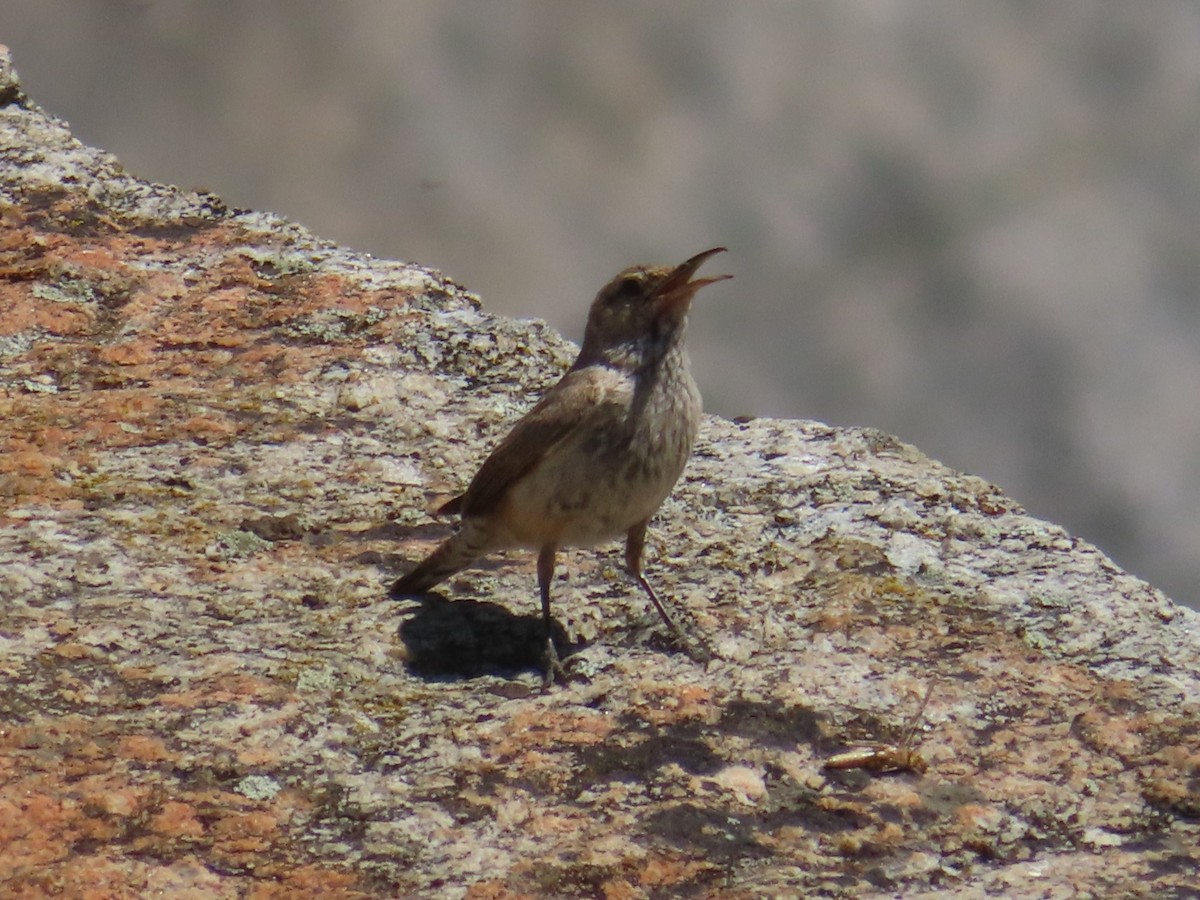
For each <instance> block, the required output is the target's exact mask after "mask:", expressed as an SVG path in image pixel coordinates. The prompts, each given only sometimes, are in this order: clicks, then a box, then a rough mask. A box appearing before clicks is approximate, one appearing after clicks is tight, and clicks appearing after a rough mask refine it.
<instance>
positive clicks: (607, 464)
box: [390, 247, 732, 684]
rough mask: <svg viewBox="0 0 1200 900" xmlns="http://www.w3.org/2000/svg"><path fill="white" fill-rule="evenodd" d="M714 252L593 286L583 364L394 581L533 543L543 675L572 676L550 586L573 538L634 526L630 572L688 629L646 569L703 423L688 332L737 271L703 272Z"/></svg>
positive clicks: (532, 415)
mask: <svg viewBox="0 0 1200 900" xmlns="http://www.w3.org/2000/svg"><path fill="white" fill-rule="evenodd" d="M723 252H725V248H724V247H714V248H712V249H710V250H705V251H704V252H703V253H698V254H696V255H695V256H693V257H691V258H690V259H688V260H687V261H686V262H683V263H681V264H679V265H676V266H646V265H638V266H631V267H629V268H627V269H625V270H623V271H622V272H620V273H619V274H618V275H617V276H616V277H615V278H613V279H612V280H611V281H609V282H608V283H607V284H606V285H605V286H604V287H603V288H601V289H600V291H599V292H598V293H597V294H596V297H595V299H594V300H593V301H592V304H591V307H590V308H589V310H588V317H587V325H586V327H585V330H584V336H583V344H582V345H581V347H580V350H579V355H578V357H577V358H576V360H575V362H574V364H573V365H572V366H571V367H570V369H568V370H567V372H566V374H564V375H563V377H562V379H561V380H560V381H558V382H557V383H556V384H554V385H553V386H552V387H551V388H549V390H547V391H546V393H545V394H544V395H543V396H542V398H541V399H540V400H539V401H538V402H537V404H536V405H535V406H534V407H533V408H532V409H530V410H529V411H528V412H527V413H526V414H525V415H524V417H522V418H521V419H520V420H518V421H517V423H516V424H515V425H514V426H513V427H512V430H511V431H509V432H508V434H507V435H506V436H505V437H504V438H503V439H502V440H501V441H500V442H499V444H497V445H496V447H495V449H493V450H492V452H491V454H490V455H489V456H488V457H487V458H486V459H485V460H484V462H483V464H482V465H481V466H480V467H479V470H478V472H477V473H476V475H475V477H474V478H473V479H472V480H471V482H470V484H469V486H468V487H467V489H466V491H465V492H463V493H462V494H460V495H458V496H457V497H455V498H454V499H452V500H450V501H449V502H447V503H445V504H444V505H443V506H441V507H440V508H439V509H438V510H437V512H438V514H440V515H454V514H457V515H458V516H460V523H459V527H458V529H457V531H455V533H454V534H452V535H451V536H450V537H449V538H447V539H446V540H445V541H444V542H442V543H441V544H440V545H439V546H438V547H437V548H436V549H435V550H434V551H433V552H432V553H431V554H430V555H429V556H428V557H426V558H425V559H424V560H423V561H422V562H420V563H419V564H418V565H417V566H416V567H415V568H414V569H413V570H412V571H410V572H409V573H408V574H407V575H404V576H403V577H402V578H400V579H399V580H398V581H396V582H395V583H394V584H393V585H392V588H391V592H390V593H391V595H392V596H393V597H401V596H412V595H420V594H423V593H426V592H428V591H429V590H430V589H431V588H433V587H435V586H436V585H437V584H439V583H441V582H442V581H444V580H445V579H446V578H448V577H450V576H451V575H453V574H454V573H456V572H458V571H460V570H462V569H464V568H466V567H468V566H470V565H471V564H472V563H474V562H476V561H477V560H479V559H480V558H482V557H484V556H486V555H488V554H490V553H493V552H497V551H500V550H508V549H517V548H525V549H531V550H535V551H537V578H538V588H539V594H540V598H541V605H542V622H543V626H544V632H545V649H544V663H545V676H546V683H547V684H549V683H550V682H551V680H552V679H553V678H559V679H562V678H564V677H565V676H564V673H563V669H562V666H561V663H560V662H559V660H558V655H557V653H556V651H555V648H554V642H553V640H552V630H551V629H552V620H551V615H550V587H551V583H552V581H553V579H554V567H555V561H556V558H557V555H558V553H559V551H560V550H561V549H563V548H566V547H590V546H594V545H596V544H600V543H603V542H606V541H609V540H613V539H615V538H617V537H620V536H622V535H624V537H625V567H626V569H627V570H628V572H629V574H630V576H631V577H632V578H633V580H634V581H635V582H636V583H637V584H638V585H639V586H640V587H641V588H642V589H643V590H644V591H645V593H646V595H647V596H648V597H649V599H650V601H651V603H652V604H653V605H654V608H655V609H656V610H657V611H658V613H659V615H660V616H661V617H662V620H663V622H664V623H665V624H666V625H667V627H668V628H669V629H670V630H671V631H672V632H673V633H674V634H675V635H676V636H682V635H681V632H680V630H679V627H678V626H677V625H676V624H675V621H674V620H673V619H672V618H671V615H670V614H669V613H668V612H667V609H666V607H665V606H664V605H663V603H662V601H661V600H660V599H659V597H658V595H657V594H656V593H655V591H654V588H653V587H651V585H650V582H649V581H647V580H646V577H645V575H644V574H643V572H642V552H643V548H644V546H645V540H646V529H647V527H648V526H649V524H650V519H651V517H652V516H653V515H654V514H655V512H657V510H658V508H659V507H660V506H661V505H662V503H663V501H664V500H665V499H666V498H667V496H668V495H669V494H670V492H671V490H672V489H673V488H674V486H675V483H676V482H677V481H678V480H679V477H680V475H681V474H682V473H683V469H684V466H685V465H686V463H687V461H688V457H689V456H690V455H691V450H692V444H693V442H694V441H695V439H696V433H697V431H698V429H699V426H700V420H701V399H700V392H699V389H698V388H697V386H696V382H695V381H694V379H693V378H692V374H691V369H690V363H689V361H688V356H687V350H686V348H685V345H684V338H685V332H686V325H687V316H688V311H689V309H690V307H691V303H692V298H693V297H694V296H695V295H696V292H697V291H699V290H700V289H701V288H702V287H704V286H706V285H709V284H713V283H715V282H718V281H723V280H725V279H727V278H731V277H732V276H730V275H716V276H711V277H706V278H695V277H694V276H695V275H696V272H697V270H698V269H699V268H700V266H701V265H702V264H703V263H704V262H705V261H706V260H707V259H709V258H710V257H712V256H714V255H716V254H718V253H723Z"/></svg>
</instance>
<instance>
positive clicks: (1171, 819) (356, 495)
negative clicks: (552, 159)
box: [0, 54, 1200, 897]
mask: <svg viewBox="0 0 1200 900" xmlns="http://www.w3.org/2000/svg"><path fill="white" fill-rule="evenodd" d="M0 102H3V103H4V105H3V106H2V107H0V204H2V208H0V221H2V223H3V224H2V226H0V308H2V309H3V310H4V316H2V317H0V442H2V444H0V446H2V447H3V452H2V453H0V563H2V565H0V679H3V680H2V682H0V683H2V685H3V690H2V691H0V770H3V771H4V772H5V773H6V775H5V777H4V779H2V780H0V846H3V847H4V852H3V853H2V854H0V885H2V886H3V892H11V893H14V894H20V895H37V894H48V895H62V896H72V895H78V894H80V893H82V892H83V890H84V889H85V888H87V889H96V890H110V891H111V892H112V893H113V894H121V893H122V892H126V893H127V892H129V891H134V890H136V891H139V892H142V893H150V892H153V891H163V892H180V891H186V890H190V891H192V892H194V893H201V894H212V895H224V894H233V893H242V892H246V893H248V892H251V891H254V890H256V889H260V888H261V889H262V890H263V891H270V890H275V891H278V892H282V893H286V894H287V895H288V896H310V895H316V894H323V895H326V896H364V895H380V896H417V895H432V894H434V893H436V894H437V895H439V896H476V897H481V896H517V895H520V896H533V895H539V896H574V895H589V896H591V895H605V896H623V897H635V896H653V895H657V896H667V895H689V894H690V895H693V896H728V897H741V896H760V895H769V894H778V895H793V896H794V895H841V896H895V895H903V896H907V897H919V896H927V895H933V894H935V893H936V894H938V895H947V894H948V895H952V896H978V895H983V894H994V895H1002V894H1003V895H1007V896H1030V895H1037V896H1042V895H1044V894H1045V895H1063V896H1067V895H1070V894H1071V893H1072V892H1073V891H1074V892H1078V893H1080V895H1088V894H1090V895H1108V896H1119V895H1122V894H1127V895H1132V894H1137V893H1148V894H1153V895H1155V896H1164V897H1167V896H1185V895H1186V894H1187V892H1188V891H1190V890H1194V877H1195V876H1194V873H1195V870H1196V866H1197V864H1198V863H1200V850H1198V849H1197V848H1198V847H1200V726H1198V724H1197V723H1198V722H1200V709H1198V706H1200V700H1198V699H1197V698H1200V684H1198V675H1197V672H1200V629H1198V619H1197V615H1196V614H1195V613H1193V612H1190V611H1188V610H1186V609H1183V608H1181V607H1178V606H1176V605H1175V604H1173V603H1171V601H1169V600H1168V599H1167V598H1165V597H1164V596H1163V595H1162V594H1161V593H1159V592H1158V591H1156V590H1154V589H1153V588H1151V587H1150V586H1148V585H1146V584H1144V583H1143V582H1141V581H1139V580H1137V579H1135V578H1133V577H1132V576H1129V575H1127V574H1125V573H1124V572H1122V571H1121V570H1120V569H1118V568H1117V567H1116V566H1115V565H1114V564H1113V563H1112V562H1111V561H1110V560H1108V559H1107V558H1106V557H1105V556H1104V555H1103V554H1102V553H1100V552H1099V551H1098V550H1096V548H1094V547H1092V546H1090V545H1088V544H1086V543H1085V542H1083V541H1079V540H1077V539H1075V538H1073V537H1071V536H1070V535H1069V534H1067V533H1065V532H1064V531H1063V530H1062V529H1060V528H1057V527H1056V526H1054V525H1051V524H1049V523H1046V522H1041V521H1038V520H1035V519H1033V518H1030V517H1029V516H1027V515H1026V514H1025V513H1024V511H1023V510H1022V509H1021V508H1020V506H1019V505H1018V504H1017V503H1015V502H1014V501H1013V500H1011V499H1010V498H1008V497H1007V496H1005V495H1004V493H1003V492H1002V491H1000V490H999V489H998V488H996V487H995V486H993V485H990V484H988V483H986V482H984V481H982V480H981V479H979V478H975V477H972V476H969V475H964V474H962V473H959V472H955V471H952V470H950V469H948V468H946V467H944V466H942V465H940V464H938V463H936V462H934V461H932V460H930V459H928V458H927V457H925V456H924V455H922V454H921V453H920V452H919V451H917V450H916V449H915V448H912V447H910V446H908V445H906V444H903V443H901V442H899V441H897V440H896V439H894V438H891V437H890V436H888V435H884V434H881V433H879V432H875V431H871V430H867V429H839V428H832V427H829V426H826V425H822V424H819V423H815V422H803V421H781V420H752V421H739V422H731V421H725V420H720V419H716V418H710V419H708V420H707V421H706V423H705V428H704V431H703V434H702V437H701V440H700V442H699V445H698V446H697V448H696V451H695V454H694V458H693V460H692V462H691V464H690V465H689V468H688V470H687V472H686V473H685V476H684V479H683V481H682V482H681V483H680V485H679V486H678V488H677V489H676V491H675V493H674V495H673V496H672V497H671V498H670V499H669V500H668V502H667V503H666V504H665V505H664V507H663V509H662V510H661V512H660V514H659V515H658V516H657V517H656V519H655V522H654V524H653V526H652V531H651V546H650V549H651V551H652V554H651V559H650V562H649V566H648V568H649V571H650V575H651V577H652V578H653V579H654V581H655V583H656V585H657V586H658V588H659V590H660V592H661V593H662V594H663V595H665V596H667V597H669V598H671V600H672V601H673V603H674V605H675V606H676V608H677V609H678V610H679V611H680V614H681V615H685V616H686V617H687V618H688V619H689V620H690V622H691V623H692V627H694V628H697V629H700V630H702V631H703V632H704V633H705V634H706V635H707V636H708V639H709V640H710V642H711V643H712V645H713V647H714V649H715V650H716V653H717V658H716V659H714V660H713V661H712V662H711V663H709V664H708V665H706V666H701V665H698V664H697V663H695V662H693V661H692V660H690V659H689V658H688V657H687V656H686V655H684V654H682V653H679V652H677V650H676V648H673V647H672V646H671V644H670V642H669V641H668V640H666V639H665V636H664V635H663V634H662V632H661V628H660V625H659V623H658V620H657V617H656V616H655V615H654V612H653V610H650V609H647V608H646V607H645V603H644V600H643V598H642V596H641V594H640V592H639V591H637V590H636V589H635V588H633V587H632V586H631V585H629V584H628V583H627V580H626V579H625V577H624V575H623V574H622V571H621V566H620V563H621V556H620V548H619V547H618V546H615V545H614V546H613V547H608V548H600V549H599V550H596V551H590V550H589V551H574V552H572V553H570V554H569V559H570V563H569V565H570V573H569V577H567V578H565V579H564V580H563V583H562V584H561V585H560V586H559V587H558V588H557V592H558V596H559V597H560V601H559V602H558V603H557V604H556V607H555V613H556V617H557V619H558V621H559V624H560V625H561V627H562V629H563V634H564V636H566V637H569V638H570V639H572V640H574V641H576V643H577V647H576V651H577V652H576V653H575V654H574V655H573V656H572V657H571V658H570V660H568V664H569V668H570V669H571V671H572V672H573V673H574V679H573V680H572V681H571V683H569V684H568V685H567V686H565V687H563V688H560V689H557V690H553V691H550V692H548V693H543V692H542V691H541V690H540V689H539V679H540V676H539V674H538V672H537V669H536V659H537V651H536V647H537V636H538V629H537V618H538V609H537V602H536V588H535V579H534V576H533V570H532V562H531V560H530V559H528V558H527V557H526V556H525V555H522V554H517V553H514V554H509V555H499V556H497V557H496V558H494V559H492V560H489V561H488V562H486V563H485V564H482V565H480V566H478V567H476V568H474V569H471V570H468V571H466V572H463V573H461V574H460V575H459V576H456V577H455V578H454V579H452V580H451V582H450V583H449V584H447V585H446V586H445V589H444V591H442V592H441V594H439V595H433V596H431V597H429V598H427V599H425V600H424V601H422V602H416V601H413V602H395V601H392V600H390V599H388V597H387V594H386V586H387V584H388V582H389V581H390V579H391V578H393V577H394V576H395V575H396V574H397V573H398V572H400V571H401V570H403V569H404V568H405V567H406V566H407V565H409V564H411V562H412V561H414V560H416V559H417V558H418V557H419V556H420V555H421V554H422V553H424V552H425V551H427V550H428V549H429V547H431V546H432V545H433V544H434V542H436V541H437V540H438V539H440V538H441V537H443V536H444V535H445V534H446V533H447V531H448V528H449V527H450V526H449V524H448V523H445V522H442V521H440V520H438V519H437V518H436V517H434V516H433V515H431V514H430V512H429V510H430V509H432V508H435V507H436V506H437V504H438V501H439V499H444V498H445V497H447V496H449V495H451V494H453V493H454V492H456V491H458V490H460V489H461V488H462V487H463V486H464V484H465V481H466V480H467V479H468V478H469V477H470V475H471V474H472V473H473V471H474V468H475V466H476V465H477V464H478V463H479V461H480V460H481V459H482V458H483V456H484V454H485V453H486V451H487V449H488V448H489V447H490V446H491V445H492V443H494V441H495V440H496V439H497V438H498V437H499V436H500V435H502V434H503V433H504V431H505V429H506V428H507V426H508V425H509V424H510V423H511V422H512V421H513V420H514V419H515V418H516V417H517V416H518V415H520V413H521V412H523V411H524V410H525V409H527V408H528V407H529V405H530V404H531V403H532V402H534V401H535V399H536V398H537V396H538V395H539V394H540V392H541V391H542V390H543V389H544V388H545V387H546V386H548V385H549V384H550V383H552V382H553V380H554V379H555V378H556V377H558V375H559V374H560V373H561V372H562V371H563V369H564V368H565V367H566V366H567V365H568V364H569V362H570V360H571V358H572V355H573V348H572V347H571V346H570V345H569V344H568V343H567V342H565V341H564V340H563V339H561V338H560V337H558V336H557V335H555V334H554V333H552V332H551V331H550V330H549V329H548V328H547V327H546V326H544V325H542V324H540V323H529V322H516V321H512V320H508V319H504V318H502V317H497V316H493V315H490V314H489V313H488V312H487V311H486V309H484V308H483V307H482V306H481V304H480V302H479V300H478V298H476V297H474V296H473V295H471V294H470V293H469V292H467V291H466V290H464V289H463V288H462V287H460V286H459V285H457V284H455V283H453V282H452V281H450V280H449V279H447V278H445V277H444V276H442V275H441V274H440V273H438V272H435V271H432V270H429V269H425V268H422V267H420V266H417V265H412V264H405V263H398V262H388V261H380V260H373V259H370V258H369V257H366V256H364V255H361V254H356V253H353V252H350V251H347V250H343V249H341V248H338V247H336V246H333V245H331V244H328V243H326V242H322V241H320V240H318V239H316V238H314V237H312V236H311V235H309V234H308V233H307V232H306V231H304V230H303V229H302V228H300V227H298V226H296V225H293V224H290V223H288V222H286V221H284V220H283V219H281V218H279V217H276V216H272V215H267V214H260V213H249V212H241V211H236V210H230V209H228V208H226V207H225V205H224V204H223V203H221V201H220V200H219V199H218V198H215V197H212V196H211V195H204V194H195V193H189V192H185V191H180V190H178V189H175V188H171V187H167V186H163V185H154V184H149V183H146V182H144V181H141V180H139V179H137V178H136V177H134V176H132V175H130V174H129V173H127V172H125V171H124V169H123V168H122V167H121V166H120V164H119V163H118V162H117V161H116V160H115V159H114V158H112V157H111V156H110V155H108V154H105V153H103V152H101V151H98V150H95V149H93V148H90V147H86V146H84V145H82V144H80V143H79V142H78V141H76V140H75V139H74V138H73V137H72V136H71V135H70V132H69V130H68V128H67V126H66V125H65V123H63V122H61V121H59V120H56V119H54V118H53V117H51V116H49V115H47V114H46V113H45V112H43V111H42V110H40V109H39V108H37V106H36V105H34V104H33V103H32V102H31V101H30V100H29V99H28V98H27V97H26V96H25V95H24V93H23V92H22V91H21V89H20V86H19V83H18V81H17V80H16V76H15V74H14V73H13V70H12V65H11V61H10V60H9V58H8V57H7V55H6V54H3V55H0ZM631 262H632V261H631ZM585 287H586V286H581V290H582V289H583V288H585ZM587 299H588V297H587V296H586V295H581V296H580V298H579V301H580V315H581V316H582V315H583V312H584V309H585V307H586V302H587ZM927 692H929V699H928V702H927V704H926V705H925V707H924V708H923V709H921V710H920V716H919V719H918V720H914V719H913V716H914V713H915V712H916V711H917V710H918V709H919V708H920V704H921V701H922V698H924V697H925V696H926V693H927ZM910 722H913V724H914V727H913V731H912V735H911V740H912V744H913V747H914V749H916V750H919V753H920V755H921V757H922V759H923V760H924V761H925V762H926V763H927V764H928V768H927V770H926V771H924V772H923V773H922V772H919V771H900V772H895V773H892V774H885V775H879V774H876V773H872V772H870V771H867V770H855V769H850V770H844V771H832V772H831V771H826V770H824V768H823V763H824V761H825V760H826V759H828V758H829V757H830V756H831V755H833V754H835V753H837V752H838V751H841V750H844V749H846V748H847V747H851V746H854V745H856V744H859V743H862V742H869V741H878V742H883V743H885V744H886V743H895V742H898V741H902V740H904V739H906V734H905V732H906V729H907V726H908V723H910Z"/></svg>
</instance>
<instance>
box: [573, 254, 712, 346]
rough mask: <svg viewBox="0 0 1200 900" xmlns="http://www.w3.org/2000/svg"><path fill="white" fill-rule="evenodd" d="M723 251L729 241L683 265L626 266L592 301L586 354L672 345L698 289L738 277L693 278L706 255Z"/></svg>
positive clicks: (681, 330) (681, 328) (679, 333)
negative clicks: (723, 245)
mask: <svg viewBox="0 0 1200 900" xmlns="http://www.w3.org/2000/svg"><path fill="white" fill-rule="evenodd" d="M723 252H725V248H724V247H714V248H713V249H711V250H705V251H704V252H703V253H697V254H696V255H695V256H693V257H692V258H691V259H689V260H688V261H687V262H684V263H681V264H679V265H677V266H630V267H629V268H628V269H626V270H625V271H623V272H621V274H619V275H618V276H617V277H616V278H614V279H613V280H612V281H610V282H609V283H608V284H606V285H605V286H604V287H602V288H601V289H600V292H599V293H598V294H597V295H596V299H595V300H593V301H592V307H591V309H590V310H589V311H588V320H587V329H586V331H585V332H584V336H583V351H582V353H581V354H580V356H581V358H585V357H586V358H589V359H590V358H592V357H600V356H609V355H611V353H612V351H620V350H621V349H622V348H625V349H628V350H634V349H635V348H649V347H661V348H665V347H667V346H669V345H670V344H671V343H673V342H674V341H675V340H677V339H678V338H679V337H680V336H681V335H682V333H683V325H684V322H685V320H686V319H687V313H688V308H689V307H690V306H691V303H692V297H694V296H695V295H696V292H697V291H698V290H700V288H702V287H704V286H705V285H706V284H712V283H714V282H717V281H724V280H725V279H726V278H732V277H733V276H732V275H715V276H713V277H711V278H692V276H693V275H695V274H696V270H697V269H699V268H700V266H701V265H702V264H703V263H704V261H705V260H706V259H708V258H709V257H710V256H715V255H716V254H718V253H723Z"/></svg>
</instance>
